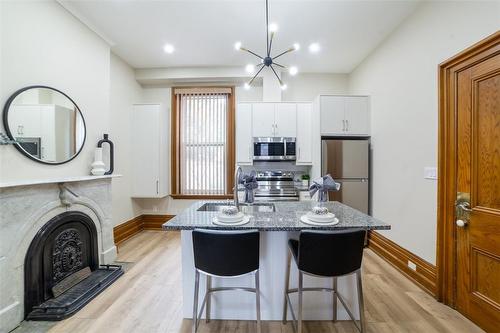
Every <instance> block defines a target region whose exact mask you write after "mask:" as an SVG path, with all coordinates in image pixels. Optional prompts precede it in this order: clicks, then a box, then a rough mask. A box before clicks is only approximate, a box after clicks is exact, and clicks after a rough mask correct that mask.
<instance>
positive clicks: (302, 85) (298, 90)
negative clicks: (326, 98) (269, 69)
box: [282, 73, 349, 102]
mask: <svg viewBox="0 0 500 333" xmlns="http://www.w3.org/2000/svg"><path fill="white" fill-rule="evenodd" d="M282 78H283V81H284V82H286V84H287V86H288V88H287V89H286V90H284V91H283V92H282V101H283V102H309V101H312V100H313V99H314V98H315V97H316V96H318V95H322V94H325V95H328V94H346V93H347V92H348V88H349V87H348V82H349V81H348V75H347V74H331V73H299V74H297V76H290V75H287V74H283V76H282Z"/></svg>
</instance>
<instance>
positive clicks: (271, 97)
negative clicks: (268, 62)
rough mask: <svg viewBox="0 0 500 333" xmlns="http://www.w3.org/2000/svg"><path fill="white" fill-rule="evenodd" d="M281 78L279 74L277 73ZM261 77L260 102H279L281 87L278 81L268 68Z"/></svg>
mask: <svg viewBox="0 0 500 333" xmlns="http://www.w3.org/2000/svg"><path fill="white" fill-rule="evenodd" d="M276 72H277V73H278V75H279V76H280V77H281V72H278V71H276ZM261 75H262V101H263V102H281V87H280V83H279V81H278V79H277V78H276V76H275V75H274V73H273V71H272V70H271V69H270V68H264V69H263V70H262V72H261Z"/></svg>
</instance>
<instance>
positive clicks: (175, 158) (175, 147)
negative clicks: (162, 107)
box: [170, 86, 236, 199]
mask: <svg viewBox="0 0 500 333" xmlns="http://www.w3.org/2000/svg"><path fill="white" fill-rule="evenodd" d="M207 88H213V89H220V88H228V89H230V90H231V93H230V94H229V96H228V101H229V103H228V110H227V111H228V113H227V161H226V194H223V195H214V194H209V195H202V194H197V195H193V194H180V193H179V191H180V180H181V175H180V174H179V173H180V116H179V114H178V108H177V98H176V96H175V89H207ZM234 93H235V88H234V86H232V87H228V86H212V87H206V86H203V87H184V86H180V87H172V88H171V150H172V151H171V168H170V170H171V190H172V191H171V195H170V196H171V197H172V198H174V199H231V198H232V197H233V195H232V191H233V187H234V177H233V172H234V167H235V163H236V162H235V161H236V158H235V154H236V138H235V126H236V125H235V104H236V103H235V94H234Z"/></svg>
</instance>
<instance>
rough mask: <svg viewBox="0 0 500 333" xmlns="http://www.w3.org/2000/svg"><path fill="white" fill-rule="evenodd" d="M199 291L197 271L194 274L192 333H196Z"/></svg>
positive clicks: (198, 273) (198, 274)
mask: <svg viewBox="0 0 500 333" xmlns="http://www.w3.org/2000/svg"><path fill="white" fill-rule="evenodd" d="M199 289H200V272H198V270H196V271H195V273H194V300H193V333H196V329H197V326H198V323H197V319H198V292H199Z"/></svg>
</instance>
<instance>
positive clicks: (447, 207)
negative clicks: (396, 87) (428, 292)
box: [436, 31, 500, 307]
mask: <svg viewBox="0 0 500 333" xmlns="http://www.w3.org/2000/svg"><path fill="white" fill-rule="evenodd" d="M499 53H500V31H497V32H496V33H494V34H493V35H491V36H489V37H487V38H485V39H483V40H481V41H480V42H478V43H476V44H474V45H473V46H471V47H469V48H468V49H466V50H464V51H463V52H461V53H459V54H457V55H456V56H454V57H452V58H451V59H448V60H446V61H445V62H443V63H441V64H440V65H439V81H438V87H439V129H438V142H439V143H438V165H439V166H438V174H439V177H438V214H437V256H436V258H437V273H438V274H437V295H436V296H437V299H438V300H439V301H441V302H443V303H444V304H447V305H450V306H452V307H455V306H456V294H457V290H456V289H457V288H456V259H457V254H456V245H455V244H456V236H457V235H456V226H455V214H454V211H455V199H456V195H457V191H456V175H457V160H456V153H457V149H456V142H457V128H458V121H457V108H456V100H457V96H456V91H457V87H456V85H455V83H456V78H457V75H458V73H459V72H460V71H463V70H465V69H467V68H470V67H471V66H474V65H476V64H477V63H479V62H481V61H484V60H485V59H487V58H490V57H493V56H495V55H498V54H499Z"/></svg>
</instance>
